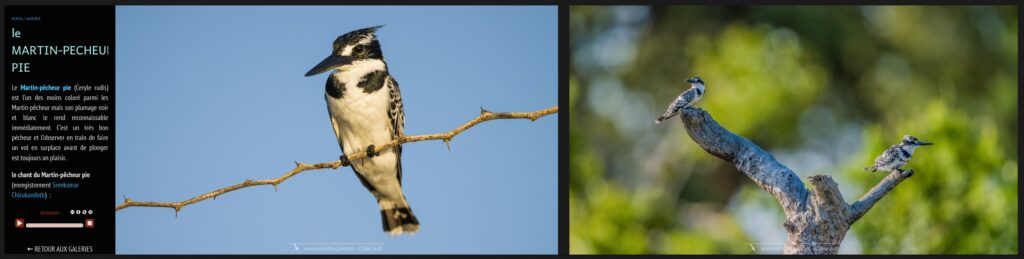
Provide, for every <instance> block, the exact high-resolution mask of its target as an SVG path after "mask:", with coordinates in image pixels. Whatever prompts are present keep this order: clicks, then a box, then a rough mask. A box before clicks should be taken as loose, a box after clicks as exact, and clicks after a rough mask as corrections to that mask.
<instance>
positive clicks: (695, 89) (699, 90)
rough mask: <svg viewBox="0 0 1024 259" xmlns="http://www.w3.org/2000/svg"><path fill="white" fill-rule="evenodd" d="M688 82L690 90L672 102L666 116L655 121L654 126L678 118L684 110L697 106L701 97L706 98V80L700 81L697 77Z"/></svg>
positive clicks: (663, 115)
mask: <svg viewBox="0 0 1024 259" xmlns="http://www.w3.org/2000/svg"><path fill="white" fill-rule="evenodd" d="M686 82H688V83H690V89H687V90H686V91H684V92H683V93H682V94H680V95H679V97H677V98H676V100H675V101H672V104H669V105H668V110H666V111H665V114H662V115H661V117H658V119H656V120H654V124H658V123H661V121H663V120H667V119H668V118H672V116H676V114H679V112H680V111H682V110H683V109H688V108H690V107H691V106H693V105H694V104H696V103H697V101H700V97H701V96H704V80H700V77H696V76H695V77H691V78H690V79H687V80H686Z"/></svg>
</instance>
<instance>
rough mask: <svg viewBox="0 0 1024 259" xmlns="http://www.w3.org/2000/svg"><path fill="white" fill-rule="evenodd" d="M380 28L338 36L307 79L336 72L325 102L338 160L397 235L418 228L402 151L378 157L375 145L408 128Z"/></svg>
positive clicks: (387, 229)
mask: <svg viewBox="0 0 1024 259" xmlns="http://www.w3.org/2000/svg"><path fill="white" fill-rule="evenodd" d="M380 27H381V26H376V27H369V28H364V29H359V30H355V31H352V32H349V33H346V34H344V35H341V36H339V37H338V38H337V39H335V40H334V45H333V49H332V51H331V55H329V56H327V58H325V59H324V60H323V61H321V62H320V64H317V65H316V66H315V67H313V69H310V70H309V72H307V73H306V76H312V75H316V74H320V73H323V72H327V71H330V70H335V71H334V72H333V73H331V76H329V77H327V86H326V89H325V91H326V93H325V94H324V98H325V99H327V112H328V114H329V115H330V119H331V126H332V128H333V129H334V136H335V137H336V138H337V139H338V146H340V147H341V150H342V155H341V157H340V159H341V161H342V164H348V165H351V167H352V171H355V173H356V176H357V177H359V181H360V182H362V183H363V186H365V187H366V189H368V190H369V191H370V193H371V194H373V196H374V197H375V198H377V204H378V205H380V210H381V211H380V214H381V218H382V221H383V223H384V231H385V232H388V233H389V234H391V235H399V234H402V233H414V232H416V231H417V230H419V226H420V224H419V221H418V220H417V219H416V216H414V215H413V214H412V210H411V209H410V208H409V203H407V202H406V200H405V194H403V193H402V146H401V145H398V146H395V147H393V148H390V149H387V150H384V151H381V152H379V153H378V152H375V147H374V143H377V144H382V143H388V142H391V141H392V140H396V139H399V138H400V137H401V136H403V131H402V128H403V127H404V126H405V113H404V112H403V110H402V96H401V93H400V92H399V90H398V83H397V82H395V79H394V78H393V77H391V74H390V73H388V65H387V62H384V55H383V54H382V53H381V50H380V43H379V42H378V41H377V36H376V35H375V34H374V33H375V32H376V31H377V29H379V28H380ZM357 152H366V158H365V159H361V160H359V161H355V162H354V163H353V161H349V160H348V156H347V155H351V154H355V153H357Z"/></svg>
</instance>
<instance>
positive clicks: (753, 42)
mask: <svg viewBox="0 0 1024 259" xmlns="http://www.w3.org/2000/svg"><path fill="white" fill-rule="evenodd" d="M569 22H570V31H569V33H570V45H571V56H570V57H571V61H570V62H571V69H570V73H571V74H570V97H569V100H570V107H569V114H570V117H569V119H570V173H571V177H570V180H571V181H570V187H569V192H570V201H569V205H570V215H569V216H570V246H569V248H570V252H571V253H573V254H594V253H597V254H608V253H612V254H635V253H670V254H714V253H729V254H733V253H738V254H743V253H778V250H775V251H772V250H771V248H772V246H773V245H774V244H778V243H782V242H784V241H785V237H786V234H785V231H784V229H783V227H782V217H783V215H782V209H781V208H779V206H778V204H777V203H776V202H775V201H774V200H773V198H772V197H771V196H770V195H769V194H768V193H766V192H764V191H762V190H760V189H758V188H757V187H756V186H755V185H754V184H753V183H752V182H751V181H750V180H749V179H747V178H746V177H745V176H743V175H742V174H740V173H739V172H737V171H736V168H735V167H734V166H732V165H731V164H729V163H727V162H725V161H722V160H720V159H718V158H716V157H714V156H711V155H709V154H707V153H705V152H704V151H703V150H701V149H700V148H699V147H698V146H697V145H696V144H694V143H693V141H692V140H690V138H689V136H687V135H686V131H685V130H684V129H683V127H682V125H681V123H680V122H679V120H678V118H673V119H672V120H669V121H666V122H664V123H662V124H660V125H655V124H654V123H653V121H654V119H655V118H656V117H657V116H658V115H660V114H661V113H662V112H664V109H665V107H666V106H667V105H668V103H669V102H671V101H672V100H673V99H674V98H675V97H676V96H677V95H678V94H679V93H680V92H682V91H683V90H685V89H686V88H688V87H689V86H688V84H686V83H685V82H684V81H685V80H686V78H689V77H691V76H701V77H702V78H703V79H704V81H705V82H706V84H707V86H708V88H707V95H706V96H705V97H704V99H703V100H702V101H701V102H700V103H699V104H698V105H697V106H698V107H701V108H703V109H705V110H707V111H708V112H709V113H711V115H712V116H713V117H714V118H715V119H716V120H717V121H718V122H719V123H721V124H722V125H723V126H724V127H726V128H728V129H729V130H731V131H733V132H735V133H737V134H739V135H741V136H744V137H746V138H748V139H750V140H751V141H753V142H754V143H756V144H758V145H760V146H761V147H763V148H765V149H766V150H768V151H769V152H771V153H772V154H773V155H774V156H775V157H776V158H777V159H778V160H779V161H780V162H782V163H783V164H786V165H787V166H789V167H790V168H791V169H793V170H794V171H795V172H796V173H797V174H799V175H800V176H801V177H802V178H803V179H805V182H806V178H807V177H808V176H810V175H814V174H828V175H832V176H833V177H834V178H835V179H836V181H838V182H839V184H840V185H839V186H840V189H841V190H842V192H843V196H844V198H845V199H846V200H847V201H848V202H849V201H855V200H856V199H858V198H859V197H860V196H861V195H862V194H863V193H864V192H866V191H867V190H868V189H870V188H871V187H872V186H874V185H875V184H877V183H878V182H879V181H880V180H881V179H882V177H884V174H882V173H874V174H872V173H867V172H864V171H863V168H864V167H867V166H868V165H871V163H872V162H873V161H874V158H875V156H877V155H878V154H880V153H881V152H882V150H884V149H885V148H887V147H889V146H890V145H892V144H896V143H898V142H899V140H900V138H902V136H903V135H906V134H910V135H914V136H916V137H918V138H920V139H922V140H924V141H930V142H935V143H936V145H934V146H927V147H923V148H920V149H918V151H917V152H916V153H915V156H914V159H913V160H912V161H911V162H910V164H909V165H908V166H907V167H905V168H912V169H914V170H915V172H916V174H915V175H914V176H913V177H911V178H910V179H908V180H907V181H904V182H903V183H901V184H900V185H899V186H898V187H897V188H896V189H895V190H894V191H893V192H891V193H890V194H889V195H887V196H886V197H884V198H883V199H882V200H881V201H880V202H879V203H878V204H876V205H875V207H874V208H873V209H872V210H871V211H869V212H868V214H867V215H865V216H864V217H863V218H862V219H861V220H860V221H858V222H857V223H856V224H854V225H853V227H852V229H851V230H850V232H849V233H848V234H847V237H846V239H845V240H844V242H843V244H842V247H841V249H840V252H841V253H857V254H859V253H864V254H893V253H897V254H1016V253H1018V247H1017V246H1018V245H1017V244H1018V233H1017V221H1018V220H1017V217H1018V216H1017V211H1018V208H1017V193H1018V192H1017V171H1018V169H1017V168H1018V160H1017V157H1018V154H1017V152H1018V145H1017V143H1018V134H1017V132H1018V115H1017V111H1018V102H1017V101H1018V99H1017V96H1018V88H1017V85H1018V82H1017V77H1018V75H1017V73H1018V63H1017V51H1018V49H1017V44H1018V42H1017V40H1018V34H1017V24H1018V9H1017V7H1015V6H762V7H733V6H676V7H648V6H613V7H598V6H573V7H570V19H569ZM753 247H760V248H761V250H757V251H755V250H753V249H752V248H753ZM776 248H781V246H778V245H777V247H776Z"/></svg>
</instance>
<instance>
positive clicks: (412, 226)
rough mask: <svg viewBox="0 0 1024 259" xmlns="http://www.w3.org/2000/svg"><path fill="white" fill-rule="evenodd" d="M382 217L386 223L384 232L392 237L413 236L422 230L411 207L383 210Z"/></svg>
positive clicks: (381, 211)
mask: <svg viewBox="0 0 1024 259" xmlns="http://www.w3.org/2000/svg"><path fill="white" fill-rule="evenodd" d="M380 216H381V221H382V222H383V223H384V232H388V234H391V235H392V236H397V235H401V234H403V233H409V234H412V233H416V231H417V230H419V229H420V222H419V220H417V219H416V216H415V215H413V214H412V209H410V208H409V207H398V208H391V209H381V210H380Z"/></svg>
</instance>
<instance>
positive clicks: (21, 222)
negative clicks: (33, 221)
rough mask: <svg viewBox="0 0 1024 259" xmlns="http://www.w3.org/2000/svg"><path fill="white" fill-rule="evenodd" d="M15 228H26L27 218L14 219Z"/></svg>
mask: <svg viewBox="0 0 1024 259" xmlns="http://www.w3.org/2000/svg"><path fill="white" fill-rule="evenodd" d="M14 227H15V228H25V219H14Z"/></svg>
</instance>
